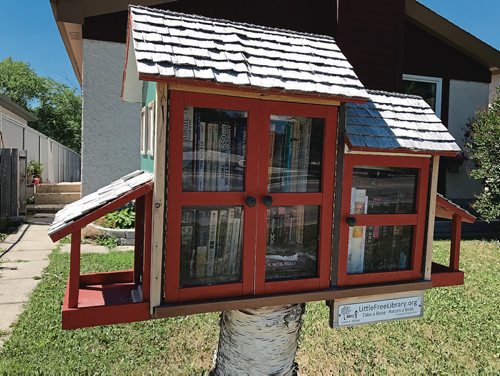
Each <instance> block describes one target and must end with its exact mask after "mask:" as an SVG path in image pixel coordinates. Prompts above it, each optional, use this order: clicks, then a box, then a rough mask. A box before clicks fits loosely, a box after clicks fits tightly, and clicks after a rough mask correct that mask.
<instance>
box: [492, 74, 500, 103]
mask: <svg viewBox="0 0 500 376" xmlns="http://www.w3.org/2000/svg"><path fill="white" fill-rule="evenodd" d="M497 87H500V73H496V74H493V75H492V76H491V84H490V103H491V102H492V101H493V97H494V96H495V95H496V89H497Z"/></svg>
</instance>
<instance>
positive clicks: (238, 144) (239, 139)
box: [231, 123, 246, 191]
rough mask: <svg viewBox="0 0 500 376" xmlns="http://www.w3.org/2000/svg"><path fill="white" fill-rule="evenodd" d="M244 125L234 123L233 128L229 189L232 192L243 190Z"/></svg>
mask: <svg viewBox="0 0 500 376" xmlns="http://www.w3.org/2000/svg"><path fill="white" fill-rule="evenodd" d="M245 128H246V127H245V125H244V124H239V123H235V124H234V126H233V134H232V140H231V143H232V145H233V146H234V152H233V154H234V156H233V157H234V159H235V162H234V163H233V168H232V169H231V189H232V190H233V191H242V190H243V180H244V173H245V154H244V153H245V148H244V145H243V143H244V142H245V135H244V132H245Z"/></svg>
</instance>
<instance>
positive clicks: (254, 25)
mask: <svg viewBox="0 0 500 376" xmlns="http://www.w3.org/2000/svg"><path fill="white" fill-rule="evenodd" d="M132 8H136V9H143V10H148V11H153V12H158V13H163V14H167V15H173V16H180V17H190V18H194V19H201V20H205V21H210V22H214V21H215V22H218V23H221V24H223V23H228V24H232V25H237V26H245V27H250V28H254V29H260V30H267V31H270V32H273V31H274V32H282V33H283V34H284V35H289V34H290V33H292V34H295V35H300V36H304V37H309V38H315V39H317V38H318V37H321V38H324V39H328V40H329V41H334V42H335V43H337V42H336V41H335V38H334V37H332V36H330V35H326V34H314V33H306V32H304V31H297V30H291V29H282V28H277V27H269V26H264V25H257V24H252V23H248V22H239V21H231V20H228V19H224V18H214V17H207V16H202V15H199V14H191V13H182V12H176V11H173V10H169V9H158V8H150V7H146V6H143V5H132V4H131V5H129V9H132Z"/></svg>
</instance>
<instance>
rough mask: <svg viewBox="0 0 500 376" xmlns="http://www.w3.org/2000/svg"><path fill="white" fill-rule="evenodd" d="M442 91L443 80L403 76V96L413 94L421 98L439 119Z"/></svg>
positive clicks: (409, 75)
mask: <svg viewBox="0 0 500 376" xmlns="http://www.w3.org/2000/svg"><path fill="white" fill-rule="evenodd" d="M442 90H443V79H442V78H439V77H427V76H415V75H411V74H404V75H403V91H404V93H405V94H413V95H418V96H420V97H422V98H423V99H424V100H425V101H426V102H427V103H428V104H429V106H431V108H432V109H433V110H434V112H435V113H436V115H437V117H439V118H441V95H442Z"/></svg>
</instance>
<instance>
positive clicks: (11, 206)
mask: <svg viewBox="0 0 500 376" xmlns="http://www.w3.org/2000/svg"><path fill="white" fill-rule="evenodd" d="M26 180H27V176H26V151H25V150H19V149H0V217H17V216H19V214H24V213H25V212H26V199H27V192H26V186H27V181H26Z"/></svg>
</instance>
